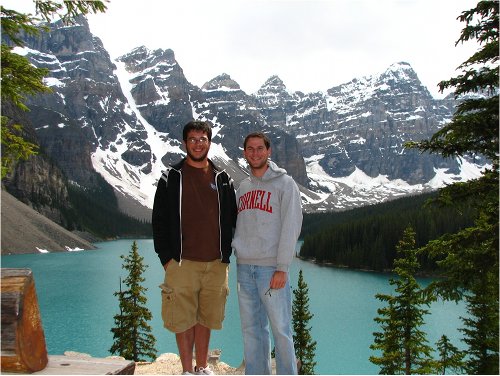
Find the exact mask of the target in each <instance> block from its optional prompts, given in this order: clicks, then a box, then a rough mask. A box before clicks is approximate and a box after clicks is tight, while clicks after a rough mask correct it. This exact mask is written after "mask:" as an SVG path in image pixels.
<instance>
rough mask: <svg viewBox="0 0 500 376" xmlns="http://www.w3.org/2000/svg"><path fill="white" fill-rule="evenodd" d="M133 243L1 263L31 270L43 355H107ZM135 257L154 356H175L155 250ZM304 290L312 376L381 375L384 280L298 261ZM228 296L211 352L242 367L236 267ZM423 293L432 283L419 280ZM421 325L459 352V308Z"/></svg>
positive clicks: (438, 312) (142, 249)
mask: <svg viewBox="0 0 500 376" xmlns="http://www.w3.org/2000/svg"><path fill="white" fill-rule="evenodd" d="M131 244H132V240H117V241H110V242H102V243H97V244H96V246H97V247H98V249H97V250H91V251H79V252H58V253H55V252H54V253H44V254H30V255H12V256H2V257H1V263H2V267H3V268H6V267H9V268H30V269H31V270H32V271H33V275H34V277H35V285H36V290H37V295H38V301H39V305H40V311H41V316H42V322H43V327H44V331H45V337H46V342H47V348H48V352H49V354H51V355H56V354H62V353H64V351H78V352H83V353H88V354H91V355H92V356H96V357H105V356H109V355H111V354H110V353H109V351H108V350H109V348H110V347H111V345H112V343H113V337H112V333H111V331H110V329H111V328H112V327H113V326H114V320H113V316H114V315H115V314H116V313H117V312H118V300H117V298H116V297H115V296H114V295H113V293H114V292H116V291H118V290H119V280H120V277H122V279H123V278H124V277H125V275H126V274H125V271H124V270H123V269H122V268H121V265H122V259H121V258H120V255H123V254H128V253H129V251H130V248H131ZM137 245H138V248H139V253H140V254H141V256H143V257H144V264H145V265H148V267H147V268H146V272H145V273H144V275H143V276H144V278H145V279H146V281H145V282H144V286H145V287H146V288H147V289H148V290H147V294H146V295H147V299H148V302H147V306H148V308H149V309H150V310H151V312H152V314H153V320H151V321H150V322H149V324H150V325H151V326H152V329H153V335H154V336H155V337H156V341H157V342H156V349H157V350H158V355H159V354H162V353H168V352H172V353H177V346H176V343H175V337H174V335H173V334H172V333H170V332H168V331H167V330H166V329H164V328H163V323H162V320H161V314H160V312H161V308H160V304H161V296H160V289H159V287H158V286H159V285H160V284H161V283H162V281H163V268H162V266H161V265H160V262H159V259H158V257H157V256H156V253H155V252H154V250H153V241H152V240H151V239H147V240H138V241H137ZM300 269H301V270H302V272H303V276H304V280H305V282H306V283H307V285H308V287H309V309H310V311H311V313H313V314H314V317H313V319H312V320H311V321H310V322H309V324H310V326H311V327H312V329H311V335H312V338H313V339H314V340H315V341H316V342H317V346H316V359H315V360H316V362H317V365H316V368H315V372H316V374H378V367H377V366H375V365H373V364H372V363H370V361H369V357H370V355H374V352H373V351H372V350H370V345H371V344H372V343H373V332H376V331H379V327H378V326H377V324H376V323H375V322H374V321H373V319H374V318H375V317H376V316H377V308H379V307H381V304H382V303H381V302H379V301H378V300H377V299H376V298H375V294H377V293H390V292H391V291H392V286H390V285H389V283H388V280H389V278H390V277H391V276H390V275H389V274H381V273H372V272H362V271H353V270H346V269H338V268H332V267H327V266H318V265H316V264H313V263H310V262H306V261H302V260H299V259H296V260H295V261H294V264H293V266H292V269H291V271H290V276H291V282H292V287H293V288H296V287H297V279H298V273H299V270H300ZM229 274H230V285H229V286H230V289H231V292H230V295H229V300H228V303H227V308H226V319H225V320H224V327H223V329H222V330H220V331H213V332H212V339H211V342H210V348H211V349H216V348H217V349H221V350H222V355H221V361H223V362H225V363H228V364H230V365H231V366H233V367H237V366H239V365H240V364H241V361H242V354H243V345H242V339H241V331H240V321H239V320H240V319H239V312H238V301H237V295H236V264H235V260H234V256H233V257H232V258H231V266H230V272H229ZM419 282H420V283H421V285H426V284H428V283H429V282H430V279H419ZM430 312H431V314H429V315H427V316H426V317H425V321H426V325H425V326H424V327H423V330H424V331H425V332H426V333H427V339H428V341H429V344H430V345H431V346H433V347H434V346H435V343H436V341H437V340H438V339H439V338H440V337H441V336H442V335H443V334H445V335H447V336H448V337H449V338H450V340H451V342H452V343H453V344H454V345H455V346H457V347H459V348H463V343H462V342H461V341H460V338H461V337H462V335H461V333H460V332H459V331H458V328H459V327H461V326H462V323H461V320H460V316H464V315H465V305H464V304H463V303H459V304H456V303H453V302H436V303H434V304H432V305H431V307H430Z"/></svg>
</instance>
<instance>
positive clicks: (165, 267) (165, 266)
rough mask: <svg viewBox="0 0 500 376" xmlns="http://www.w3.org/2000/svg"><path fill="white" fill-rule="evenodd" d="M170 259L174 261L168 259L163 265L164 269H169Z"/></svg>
mask: <svg viewBox="0 0 500 376" xmlns="http://www.w3.org/2000/svg"><path fill="white" fill-rule="evenodd" d="M170 261H172V259H170V260H168V261H167V263H166V264H165V265H163V269H165V271H167V266H168V264H169V262H170Z"/></svg>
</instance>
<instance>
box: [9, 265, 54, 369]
mask: <svg viewBox="0 0 500 376" xmlns="http://www.w3.org/2000/svg"><path fill="white" fill-rule="evenodd" d="M0 291H1V309H2V314H1V317H2V322H1V325H2V329H1V334H2V343H1V364H2V365H1V370H2V372H24V373H32V372H36V371H40V370H42V369H44V368H45V366H46V365H47V362H48V357H47V348H46V344H45V335H44V333H43V327H42V322H41V319H40V311H39V308H38V300H37V297H36V289H35V281H34V279H33V273H32V272H31V270H30V269H6V268H2V269H1V290H0Z"/></svg>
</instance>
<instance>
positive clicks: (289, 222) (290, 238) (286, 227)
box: [277, 175, 302, 272]
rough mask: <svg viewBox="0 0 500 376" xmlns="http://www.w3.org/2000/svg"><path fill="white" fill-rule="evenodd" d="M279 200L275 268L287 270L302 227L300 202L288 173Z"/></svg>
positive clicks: (297, 189)
mask: <svg viewBox="0 0 500 376" xmlns="http://www.w3.org/2000/svg"><path fill="white" fill-rule="evenodd" d="M285 177H286V180H285V184H284V189H283V197H282V200H281V206H280V210H281V213H280V214H281V234H280V240H279V245H278V259H277V270H279V271H284V272H288V268H289V267H290V264H291V263H292V260H293V258H294V256H295V247H296V244H297V240H298V239H299V235H300V230H301V228H302V204H301V199H300V192H299V188H298V187H297V184H295V181H294V180H293V179H292V178H291V177H290V176H288V175H285Z"/></svg>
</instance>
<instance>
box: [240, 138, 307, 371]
mask: <svg viewBox="0 0 500 376" xmlns="http://www.w3.org/2000/svg"><path fill="white" fill-rule="evenodd" d="M243 154H244V157H245V159H246V160H247V162H248V164H249V166H250V176H249V177H248V178H247V179H245V180H243V181H242V182H241V184H240V186H239V188H238V190H237V192H236V199H237V203H238V217H237V222H236V232H235V235H234V239H233V242H232V246H233V249H234V251H235V255H236V262H237V279H238V302H239V307H240V318H241V328H242V332H243V344H244V356H245V374H247V375H252V374H253V375H265V374H268V375H270V374H271V339H270V332H269V327H271V329H272V333H273V338H274V346H275V350H276V373H277V374H285V375H293V374H297V363H296V358H295V350H294V346H293V334H292V326H291V321H292V298H291V287H290V279H289V275H288V270H289V267H290V264H291V263H292V260H293V258H294V256H295V245H296V243H297V239H298V237H299V234H300V229H301V227H302V207H301V200H300V192H299V189H298V187H297V185H296V184H295V182H294V181H293V179H292V178H291V177H290V176H289V175H287V174H286V171H285V170H283V169H282V168H279V167H278V166H277V165H276V164H275V163H274V162H272V161H270V160H269V157H270V156H271V145H270V140H269V138H268V137H267V136H266V135H264V134H263V133H260V132H257V133H251V134H249V135H248V136H247V137H246V138H245V142H244V145H243Z"/></svg>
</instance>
